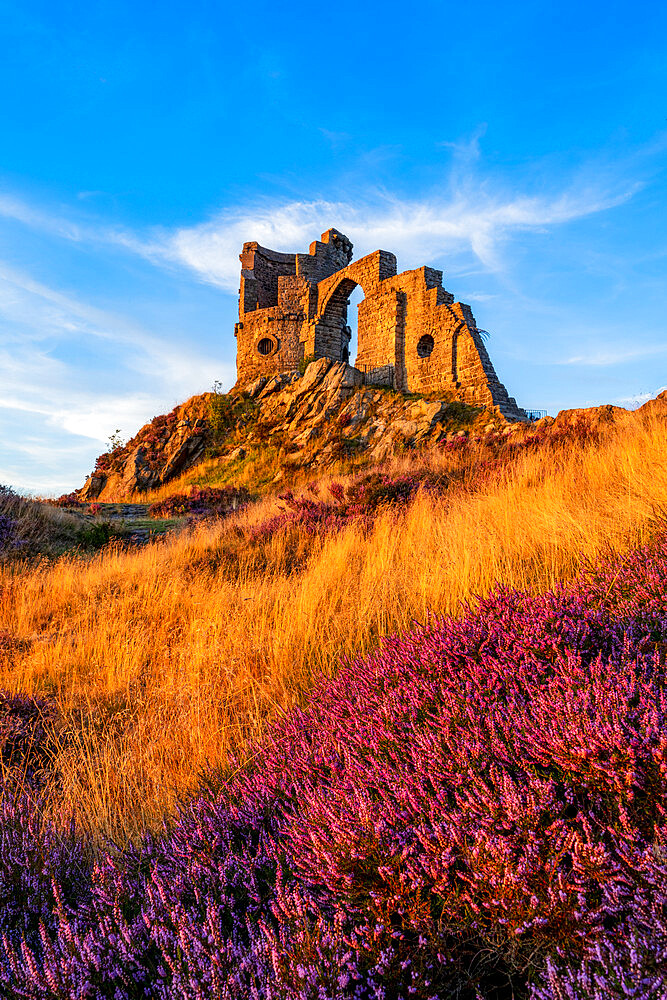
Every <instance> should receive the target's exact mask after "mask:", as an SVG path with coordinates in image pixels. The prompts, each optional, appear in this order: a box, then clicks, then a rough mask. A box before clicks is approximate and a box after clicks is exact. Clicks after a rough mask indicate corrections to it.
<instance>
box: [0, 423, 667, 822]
mask: <svg viewBox="0 0 667 1000" xmlns="http://www.w3.org/2000/svg"><path fill="white" fill-rule="evenodd" d="M664 436H665V435H664V424H663V423H661V422H657V421H656V420H653V421H651V420H649V421H648V422H642V421H640V420H639V419H637V420H635V421H634V422H633V423H632V424H630V425H629V426H628V427H627V428H626V429H624V430H620V431H618V432H612V431H610V432H609V434H608V436H607V438H606V439H605V440H604V441H603V443H602V444H600V445H597V446H594V445H593V446H591V445H588V446H584V447H581V448H574V447H573V446H571V445H570V446H566V447H561V448H560V449H559V450H556V451H555V452H554V451H553V450H551V449H544V450H542V451H538V452H530V453H528V452H526V453H524V454H523V455H522V456H521V457H520V458H519V459H518V460H517V461H516V462H514V463H512V465H511V466H508V467H507V469H506V470H504V471H503V472H501V473H500V474H498V475H497V476H495V477H493V478H490V479H488V480H487V481H486V482H485V483H483V484H482V485H478V486H477V487H476V488H474V489H473V488H461V489H458V490H456V491H454V492H452V493H451V494H450V495H449V496H448V497H447V498H446V499H445V500H442V499H437V500H436V499H434V498H429V497H428V496H425V495H420V496H418V497H417V499H416V500H415V501H414V502H413V503H412V504H411V505H410V506H409V507H408V508H407V509H405V510H404V511H402V512H401V513H400V514H398V515H395V514H390V513H387V514H384V515H382V516H380V517H379V518H378V520H377V522H376V524H375V526H374V528H373V530H372V531H370V532H369V533H366V534H365V533H364V532H363V531H362V529H361V528H360V527H359V526H358V525H351V526H350V527H348V528H346V529H345V530H343V531H341V532H340V533H338V534H336V535H332V536H329V537H318V536H313V535H308V534H307V533H305V532H303V531H299V530H298V529H292V530H291V531H286V532H281V533H280V534H278V535H275V536H274V537H273V538H271V539H270V540H268V541H265V542H263V543H261V544H259V545H257V544H255V545H248V544H247V543H244V542H243V535H242V533H240V532H239V531H238V527H239V526H240V527H241V528H243V527H244V526H245V527H246V528H248V527H249V526H250V525H251V524H252V523H254V522H257V521H259V520H261V518H262V517H265V516H266V515H267V513H269V512H270V511H271V509H272V507H271V504H272V501H270V500H266V501H264V502H263V503H262V504H261V505H258V506H257V507H254V508H251V509H249V510H248V511H246V512H244V513H242V514H241V515H238V516H237V517H236V518H235V520H234V521H229V522H226V523H224V524H218V525H213V526H207V527H201V528H199V529H198V530H196V531H194V532H192V533H190V534H184V535H181V536H175V537H172V538H170V539H168V540H166V541H164V542H159V543H156V544H153V545H150V546H148V547H146V548H143V549H140V550H138V551H130V552H128V551H119V550H116V551H114V550H107V551H104V552H103V553H101V554H100V555H98V556H97V557H95V558H92V559H87V560H85V559H83V558H81V557H75V556H71V557H65V558H62V559H61V560H59V561H58V562H56V563H54V564H43V565H41V566H32V567H30V566H25V567H22V568H19V569H16V568H14V569H10V568H7V569H6V570H5V571H4V572H3V575H2V577H0V587H1V590H0V597H1V599H2V600H1V610H0V630H3V629H4V630H5V631H6V632H7V633H9V636H10V639H9V640H8V641H7V642H6V646H7V649H8V652H7V654H6V656H5V658H4V660H3V663H2V667H1V669H0V686H2V687H4V688H5V689H8V690H10V691H23V692H29V693H39V694H49V695H51V696H53V697H54V698H55V699H56V701H57V703H58V705H59V707H60V709H61V711H62V713H63V715H64V717H65V720H66V726H65V729H64V731H63V732H62V733H60V735H59V737H58V746H57V749H56V751H55V761H54V763H55V765H56V771H57V773H58V774H59V777H60V781H61V791H60V792H59V793H58V796H57V798H56V797H54V810H55V809H61V808H62V804H63V803H64V807H65V808H66V809H67V808H73V809H74V810H75V811H76V814H77V819H78V822H79V824H80V825H81V827H82V828H83V829H85V830H88V831H90V833H91V834H92V835H93V836H94V837H99V836H112V837H114V838H115V839H117V840H123V839H124V838H127V837H132V836H135V835H136V834H137V832H138V831H139V830H141V829H142V828H143V827H145V826H152V825H155V824H156V823H158V822H159V820H160V819H161V817H162V816H163V815H164V814H165V813H166V812H168V811H169V810H170V809H172V808H173V805H174V801H175V799H176V797H177V796H179V795H182V794H184V793H185V792H187V791H188V790H189V789H191V788H192V787H193V786H194V784H195V783H196V781H197V778H198V775H199V774H200V772H201V770H202V769H203V768H205V767H206V765H207V764H208V763H213V764H220V763H223V762H224V761H225V760H226V758H227V755H228V754H229V752H230V751H238V750H241V752H242V749H243V746H244V743H245V741H246V740H247V738H248V736H255V735H258V734H260V733H261V731H262V729H263V728H264V726H265V725H266V722H267V719H269V718H270V717H271V716H272V715H273V714H274V713H276V712H279V711H282V710H284V709H285V708H286V707H288V706H289V705H291V704H293V703H294V702H295V701H299V700H301V699H303V698H304V697H305V696H306V695H307V692H308V689H309V687H310V685H311V683H312V680H313V677H314V676H316V675H317V674H318V673H319V672H320V671H322V670H324V671H332V670H334V669H335V668H336V664H337V663H338V661H339V658H340V657H341V655H344V654H354V653H363V652H365V651H367V650H369V649H371V648H373V646H374V645H376V644H377V642H378V638H379V637H380V636H382V635H385V634H387V633H391V632H394V631H396V630H402V629H405V628H407V627H409V626H410V623H411V622H412V621H413V620H414V619H417V620H423V619H424V618H425V616H426V615H427V614H428V613H429V611H436V612H440V613H449V612H453V613H456V612H457V610H458V609H459V607H460V604H461V602H463V601H470V600H474V599H475V597H477V596H479V595H483V594H485V593H487V592H488V591H489V590H490V589H491V588H492V587H493V586H494V585H495V584H497V583H502V584H506V585H509V586H516V587H533V588H536V589H546V588H548V587H550V586H552V585H553V584H554V583H556V582H557V581H560V580H563V579H565V578H567V577H569V576H571V575H572V574H573V573H575V572H576V571H577V570H578V569H579V568H580V567H581V566H582V563H584V562H585V561H587V560H592V559H595V558H596V557H597V556H599V555H600V554H603V553H607V552H611V553H618V552H622V551H624V550H626V549H627V548H628V547H629V546H632V545H634V544H637V543H641V542H642V541H643V540H645V539H646V538H647V537H648V536H649V535H650V534H651V533H652V532H653V531H654V530H655V528H656V524H659V523H660V522H661V521H662V519H663V517H664V512H665V511H667V448H666V447H665V442H664ZM425 460H427V461H431V463H432V464H433V465H434V466H436V467H437V466H438V464H439V463H440V464H443V463H446V462H447V461H450V460H448V459H444V458H443V459H440V458H437V457H434V456H432V457H431V458H430V459H425ZM420 461H424V460H420ZM56 802H57V803H59V805H57V806H56Z"/></svg>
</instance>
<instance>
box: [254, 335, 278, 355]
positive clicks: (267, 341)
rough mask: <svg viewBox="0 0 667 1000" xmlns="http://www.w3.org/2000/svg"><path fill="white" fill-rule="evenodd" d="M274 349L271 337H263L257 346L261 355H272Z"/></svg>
mask: <svg viewBox="0 0 667 1000" xmlns="http://www.w3.org/2000/svg"><path fill="white" fill-rule="evenodd" d="M274 347H275V344H274V342H273V341H272V340H271V338H270V337H262V339H261V340H260V342H259V343H258V345H257V350H258V351H259V353H260V354H270V353H271V351H272V350H273V348H274Z"/></svg>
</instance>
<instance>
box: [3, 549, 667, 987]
mask: <svg viewBox="0 0 667 1000" xmlns="http://www.w3.org/2000/svg"><path fill="white" fill-rule="evenodd" d="M666 662H667V537H662V538H659V539H657V540H656V541H655V542H654V543H652V544H651V545H649V546H646V547H645V548H643V549H641V550H638V551H636V552H633V553H631V554H629V556H627V557H626V558H625V559H624V560H617V561H610V562H608V563H606V564H601V565H599V566H597V567H593V568H592V569H591V570H589V571H588V572H587V573H585V574H583V575H582V576H581V577H580V578H579V579H577V580H576V581H574V582H573V583H572V584H570V585H568V586H566V587H558V588H556V589H554V590H553V591H552V592H550V593H547V594H544V595H541V596H534V595H531V594H527V593H522V592H518V591H513V590H508V589H501V590H498V591H497V592H495V593H494V594H492V595H491V596H490V597H488V598H486V599H485V600H483V601H481V602H480V604H479V606H478V607H477V608H476V609H469V610H467V611H466V612H465V613H464V614H463V615H462V616H461V617H460V618H458V619H456V618H436V617H433V618H432V619H430V620H429V621H427V622H426V623H425V624H423V625H419V626H416V627H415V628H414V629H413V631H412V632H410V633H409V634H406V635H404V636H402V637H392V638H389V639H387V640H386V641H385V642H384V643H383V645H382V646H381V648H380V649H379V650H378V651H377V652H376V653H374V654H373V655H371V656H368V657H366V658H364V659H358V660H355V661H353V662H349V663H347V664H345V665H344V666H343V667H342V669H341V671H340V673H339V675H338V676H337V677H336V678H335V679H333V680H329V681H322V682H321V684H320V686H319V688H318V689H317V690H316V691H315V692H314V696H313V697H312V699H311V702H310V704H309V706H307V707H306V708H303V709H297V710H294V711H292V712H291V713H290V714H289V715H287V716H285V717H283V718H281V719H280V720H278V721H277V722H276V723H275V724H274V725H273V727H272V728H271V730H270V732H269V733H268V736H267V737H266V738H265V739H264V741H263V742H262V743H261V744H260V745H258V746H256V747H254V748H251V750H250V752H249V753H248V754H247V763H245V764H243V763H242V762H240V761H239V762H232V764H231V766H230V768H229V770H228V771H227V772H225V773H223V774H220V775H212V776H211V778H210V781H209V782H208V788H207V789H203V790H202V791H201V793H200V794H198V795H197V796H195V797H194V798H193V799H192V800H191V801H190V802H189V803H187V804H186V805H184V806H183V808H182V810H181V812H180V814H179V815H178V816H177V817H176V819H175V820H174V822H173V823H172V825H171V827H170V828H168V829H166V830H165V832H164V834H163V835H162V836H161V837H159V838H145V840H144V842H143V843H142V844H141V845H139V846H134V847H129V848H127V849H125V850H123V851H117V850H110V851H108V852H107V853H106V854H103V855H102V856H101V857H99V858H98V859H97V861H96V862H95V863H92V862H91V863H88V864H87V863H84V861H83V860H82V859H83V858H84V857H85V855H84V851H83V848H82V847H81V848H79V850H78V853H77V849H76V846H75V845H73V842H72V841H71V840H70V839H69V838H68V837H62V838H61V837H59V836H56V834H55V833H54V832H53V830H52V829H51V828H50V827H49V826H48V824H44V823H39V822H37V820H36V819H35V808H36V807H35V804H34V801H31V802H27V801H26V800H25V799H12V800H11V801H8V802H7V804H6V805H5V806H4V807H3V808H4V812H3V813H2V815H1V816H0V822H1V823H2V827H1V828H0V896H2V898H1V899H0V903H4V902H5V900H9V898H10V895H9V894H10V892H11V893H14V895H15V897H16V898H17V899H18V900H19V903H18V905H13V906H11V905H9V904H8V903H7V905H4V906H2V905H0V935H1V937H0V941H1V944H0V984H2V985H0V992H1V993H2V995H3V996H7V997H12V998H14V997H16V998H18V997H21V998H26V997H28V998H40V1000H41V998H47V997H48V998H69V997H75V996H76V997H83V998H97V997H105V998H107V997H108V998H112V997H113V998H114V1000H121V998H126V1000H129V998H139V997H142V998H150V1000H175V998H176V997H185V998H186V1000H195V998H200V1000H205V998H206V1000H208V998H210V997H218V998H225V1000H226V998H229V1000H232V998H234V1000H235V998H249V1000H250V998H257V1000H259V998H266V1000H278V998H280V1000H288V998H289V1000H292V998H294V1000H306V998H308V1000H327V998H331V1000H334V998H335V1000H344V998H345V1000H347V998H358V1000H371V998H375V1000H379V998H387V1000H388V998H395V1000H399V998H401V1000H402V998H406V1000H407V998H409V997H416V998H418V1000H426V998H434V1000H435V998H437V1000H445V998H446V1000H450V998H452V1000H453V998H454V997H458V998H460V1000H479V998H482V1000H504V998H509V997H515V998H520V997H523V998H532V1000H564V998H565V1000H583V998H584V997H586V998H587V1000H588V998H600V1000H602V998H603V997H604V998H608V997H635V998H639V997H642V998H644V997H647V998H648V997H652V998H655V1000H664V997H665V995H666V994H667V944H666V936H665V928H666V921H667V909H666V906H667V813H666V807H667V694H666V690H667V689H666V684H665V682H666V680H667V678H666V676H665V675H666V673H667V666H666ZM12 898H14V897H13V896H12Z"/></svg>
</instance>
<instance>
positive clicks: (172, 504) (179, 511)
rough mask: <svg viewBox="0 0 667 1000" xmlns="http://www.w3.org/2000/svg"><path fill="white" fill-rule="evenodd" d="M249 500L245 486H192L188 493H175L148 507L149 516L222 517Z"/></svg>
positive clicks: (238, 508)
mask: <svg viewBox="0 0 667 1000" xmlns="http://www.w3.org/2000/svg"><path fill="white" fill-rule="evenodd" d="M249 500H250V493H249V492H248V490H247V489H246V488H245V486H193V487H192V488H191V490H190V492H189V493H175V494H174V495H173V496H170V497H167V498H166V500H158V501H157V502H156V503H154V504H151V506H150V507H149V508H148V514H149V517H184V516H186V515H188V516H190V517H195V518H196V517H206V516H208V517H224V516H226V515H227V514H231V513H232V512H233V511H236V510H240V509H241V508H242V507H244V506H245V505H246V504H247V503H248V502H249Z"/></svg>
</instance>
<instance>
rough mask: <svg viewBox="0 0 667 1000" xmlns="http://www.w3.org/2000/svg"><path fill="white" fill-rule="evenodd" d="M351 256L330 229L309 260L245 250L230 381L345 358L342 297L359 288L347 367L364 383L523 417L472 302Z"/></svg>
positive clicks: (390, 261) (428, 274)
mask: <svg viewBox="0 0 667 1000" xmlns="http://www.w3.org/2000/svg"><path fill="white" fill-rule="evenodd" d="M351 257H352V244H351V243H350V241H349V240H348V239H347V237H346V236H344V235H343V234H342V233H339V232H338V230H336V229H329V230H327V232H326V233H323V234H322V238H321V240H315V241H314V242H313V243H312V244H311V246H310V250H309V252H308V253H307V254H300V253H297V254H283V253H277V252H275V251H273V250H267V249H265V248H264V247H261V246H260V245H259V244H258V243H245V244H244V245H243V252H242V254H241V257H240V259H241V288H240V295H239V322H238V324H237V326H236V330H235V335H236V337H237V372H238V383H237V384H239V385H242V384H247V383H249V382H251V381H253V380H255V379H256V378H258V377H261V376H266V375H272V374H277V373H280V372H288V371H293V370H294V369H296V368H298V367H299V365H300V364H301V363H302V362H303V361H304V360H306V359H313V358H330V359H331V360H334V361H348V359H349V343H350V328H349V326H348V323H347V309H348V305H349V296H350V294H351V292H352V291H353V290H354V288H355V287H357V286H360V287H361V288H362V290H363V292H364V295H365V298H364V299H363V301H362V302H361V303H360V304H359V307H358V313H359V323H358V353H357V358H356V361H355V365H356V367H357V368H358V369H359V370H360V371H361V372H363V374H364V376H365V378H366V381H367V382H369V383H374V384H376V385H383V384H386V385H391V386H392V387H393V388H396V389H401V390H403V391H404V392H408V391H410V392H427V393H428V392H435V393H440V394H444V395H445V396H446V397H447V398H452V399H460V400H462V401H463V402H466V403H470V404H472V405H475V406H486V407H489V408H493V407H497V408H498V409H499V410H500V411H501V412H502V413H503V414H504V415H505V416H508V417H510V418H511V419H521V418H525V414H524V413H523V411H520V410H519V409H518V408H517V406H516V402H515V400H514V399H512V398H511V397H510V396H508V394H507V391H506V389H505V387H504V386H503V385H502V383H501V382H500V381H499V379H498V376H497V375H496V373H495V370H494V368H493V365H492V364H491V360H490V358H489V355H488V353H487V351H486V348H485V346H484V343H483V341H482V337H481V335H480V333H479V331H478V329H477V325H476V323H475V318H474V316H473V314H472V311H471V309H470V306H467V305H465V304H464V303H461V302H455V301H454V296H453V295H452V294H451V293H450V292H447V291H446V290H445V289H444V287H443V285H442V272H441V271H438V270H436V269H435V268H431V267H420V268H416V269H415V270H412V271H403V272H401V273H400V274H397V271H396V258H395V256H394V254H392V253H389V252H388V251H386V250H376V251H375V252H374V253H371V254H368V255H367V256H365V257H362V258H361V259H360V260H358V261H354V262H352V261H351Z"/></svg>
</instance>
